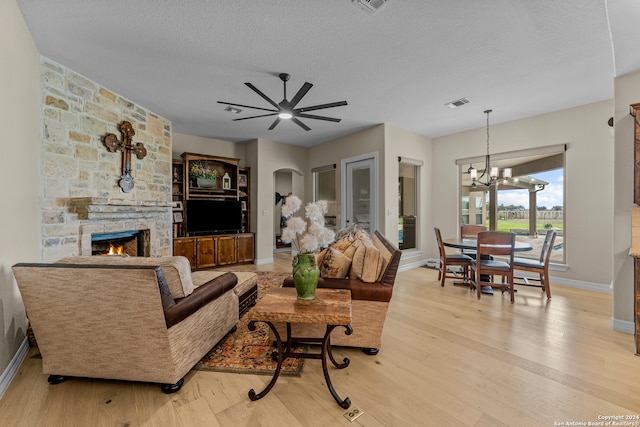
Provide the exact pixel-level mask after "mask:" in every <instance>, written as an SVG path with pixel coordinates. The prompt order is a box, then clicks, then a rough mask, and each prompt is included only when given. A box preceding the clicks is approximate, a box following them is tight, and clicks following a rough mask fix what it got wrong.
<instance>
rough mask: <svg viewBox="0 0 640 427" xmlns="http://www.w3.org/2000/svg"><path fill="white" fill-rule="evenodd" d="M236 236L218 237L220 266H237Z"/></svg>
mask: <svg viewBox="0 0 640 427" xmlns="http://www.w3.org/2000/svg"><path fill="white" fill-rule="evenodd" d="M236 240H237V239H236V236H218V237H216V255H217V260H218V265H227V264H235V263H236V262H237V257H236Z"/></svg>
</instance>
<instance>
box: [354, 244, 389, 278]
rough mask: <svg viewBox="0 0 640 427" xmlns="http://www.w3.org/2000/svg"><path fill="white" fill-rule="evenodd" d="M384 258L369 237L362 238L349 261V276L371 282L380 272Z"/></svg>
mask: <svg viewBox="0 0 640 427" xmlns="http://www.w3.org/2000/svg"><path fill="white" fill-rule="evenodd" d="M383 267H384V260H383V258H382V254H381V253H380V251H379V250H378V248H376V247H375V245H374V244H373V242H372V241H371V239H369V238H362V239H361V240H360V245H358V248H357V249H356V252H355V254H354V255H353V260H352V261H351V270H350V271H349V277H350V278H351V279H360V280H362V281H363V282H365V283H373V282H375V281H377V280H378V277H380V275H381V274H382V269H383Z"/></svg>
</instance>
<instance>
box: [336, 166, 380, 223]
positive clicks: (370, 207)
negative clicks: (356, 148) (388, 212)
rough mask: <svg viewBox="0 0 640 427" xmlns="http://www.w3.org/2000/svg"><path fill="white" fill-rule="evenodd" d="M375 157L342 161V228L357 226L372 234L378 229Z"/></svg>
mask: <svg viewBox="0 0 640 427" xmlns="http://www.w3.org/2000/svg"><path fill="white" fill-rule="evenodd" d="M376 164H377V159H376V156H368V157H365V158H355V159H345V160H344V161H343V168H342V170H343V174H342V176H343V177H344V178H343V187H342V188H343V189H344V191H343V192H342V206H344V215H342V225H343V227H348V226H349V225H351V224H357V225H358V228H360V229H362V230H365V231H366V232H367V233H369V234H372V233H373V232H374V231H375V230H376V229H377V227H378V218H377V211H378V200H377V199H378V198H377V193H378V188H377V182H378V179H377V176H378V174H377V168H376Z"/></svg>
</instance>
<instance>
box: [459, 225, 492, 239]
mask: <svg viewBox="0 0 640 427" xmlns="http://www.w3.org/2000/svg"><path fill="white" fill-rule="evenodd" d="M481 231H487V227H486V226H484V225H470V224H465V225H461V226H460V237H462V238H463V239H464V238H465V237H470V238H472V239H475V238H476V236H477V235H478V233H480V232H481Z"/></svg>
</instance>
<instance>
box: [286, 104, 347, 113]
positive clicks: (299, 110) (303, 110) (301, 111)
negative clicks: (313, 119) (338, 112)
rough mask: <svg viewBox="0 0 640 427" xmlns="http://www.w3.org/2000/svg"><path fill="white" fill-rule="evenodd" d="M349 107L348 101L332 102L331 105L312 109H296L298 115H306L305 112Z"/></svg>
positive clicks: (314, 106)
mask: <svg viewBox="0 0 640 427" xmlns="http://www.w3.org/2000/svg"><path fill="white" fill-rule="evenodd" d="M343 105H347V101H338V102H330V103H329V104H320V105H312V106H311V107H303V108H296V109H295V110H294V111H295V112H296V113H304V112H305V111H314V110H322V109H323V108H333V107H341V106H343Z"/></svg>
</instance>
